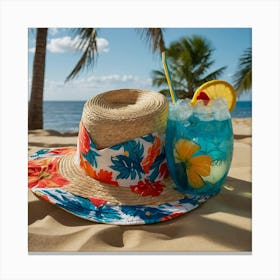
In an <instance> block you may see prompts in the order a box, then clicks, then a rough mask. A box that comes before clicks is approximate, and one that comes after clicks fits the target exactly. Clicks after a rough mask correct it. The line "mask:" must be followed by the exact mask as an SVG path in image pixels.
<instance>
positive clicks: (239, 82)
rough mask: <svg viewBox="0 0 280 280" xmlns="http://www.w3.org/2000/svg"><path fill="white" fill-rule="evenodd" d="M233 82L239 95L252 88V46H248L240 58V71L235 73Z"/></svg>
mask: <svg viewBox="0 0 280 280" xmlns="http://www.w3.org/2000/svg"><path fill="white" fill-rule="evenodd" d="M233 84H234V88H235V90H236V93H237V94H238V95H240V94H241V93H242V92H243V91H245V92H246V91H249V90H250V89H251V88H252V48H247V49H246V50H245V51H244V53H243V54H242V55H241V57H240V58H239V66H238V71H237V72H236V73H235V74H234V83H233Z"/></svg>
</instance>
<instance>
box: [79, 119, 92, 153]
mask: <svg viewBox="0 0 280 280" xmlns="http://www.w3.org/2000/svg"><path fill="white" fill-rule="evenodd" d="M78 137H79V149H80V153H83V154H87V152H88V151H89V147H90V138H89V135H88V132H87V130H86V128H85V127H84V125H83V123H82V122H80V128H79V136H78Z"/></svg>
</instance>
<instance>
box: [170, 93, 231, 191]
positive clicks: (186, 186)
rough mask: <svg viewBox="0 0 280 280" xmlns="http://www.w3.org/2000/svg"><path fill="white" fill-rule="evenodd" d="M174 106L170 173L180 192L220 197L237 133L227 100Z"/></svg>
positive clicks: (183, 101)
mask: <svg viewBox="0 0 280 280" xmlns="http://www.w3.org/2000/svg"><path fill="white" fill-rule="evenodd" d="M189 102H190V100H188V99H185V100H179V101H177V102H176V103H174V104H173V103H170V105H169V112H168V120H167V130H166V145H165V146H166V158H167V164H168V169H169V172H170V175H171V177H172V179H173V180H174V182H175V184H176V186H177V188H178V190H179V191H181V192H183V193H187V194H203V195H214V194H217V193H219V191H220V190H221V186H222V184H223V183H224V181H225V179H226V177H227V174H228V171H229V168H230V165H231V160H232V152H233V131H232V124H231V116H230V113H229V111H228V106H227V103H226V101H225V100H224V99H223V98H217V99H214V100H211V101H210V102H209V103H208V104H207V105H206V104H205V103H204V101H203V100H199V101H198V102H197V103H196V104H195V105H191V104H190V103H189Z"/></svg>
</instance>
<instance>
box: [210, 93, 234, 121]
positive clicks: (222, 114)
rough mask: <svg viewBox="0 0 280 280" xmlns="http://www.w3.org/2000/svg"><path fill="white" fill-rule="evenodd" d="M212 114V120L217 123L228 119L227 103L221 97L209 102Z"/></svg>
mask: <svg viewBox="0 0 280 280" xmlns="http://www.w3.org/2000/svg"><path fill="white" fill-rule="evenodd" d="M209 105H210V106H211V107H212V110H213V112H214V118H215V119H216V120H217V121H223V120H227V119H229V118H230V113H229V110H228V105H227V101H226V100H225V99H224V98H223V97H219V98H215V99H213V100H211V102H210V104H209Z"/></svg>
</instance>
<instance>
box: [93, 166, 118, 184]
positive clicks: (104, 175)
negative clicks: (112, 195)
mask: <svg viewBox="0 0 280 280" xmlns="http://www.w3.org/2000/svg"><path fill="white" fill-rule="evenodd" d="M112 174H113V173H112V171H111V172H110V171H107V170H103V169H100V171H99V173H97V172H96V170H94V171H93V175H94V176H93V178H94V179H96V180H98V181H100V182H103V183H107V184H109V185H112V186H118V185H119V184H118V182H117V181H113V180H112Z"/></svg>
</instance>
